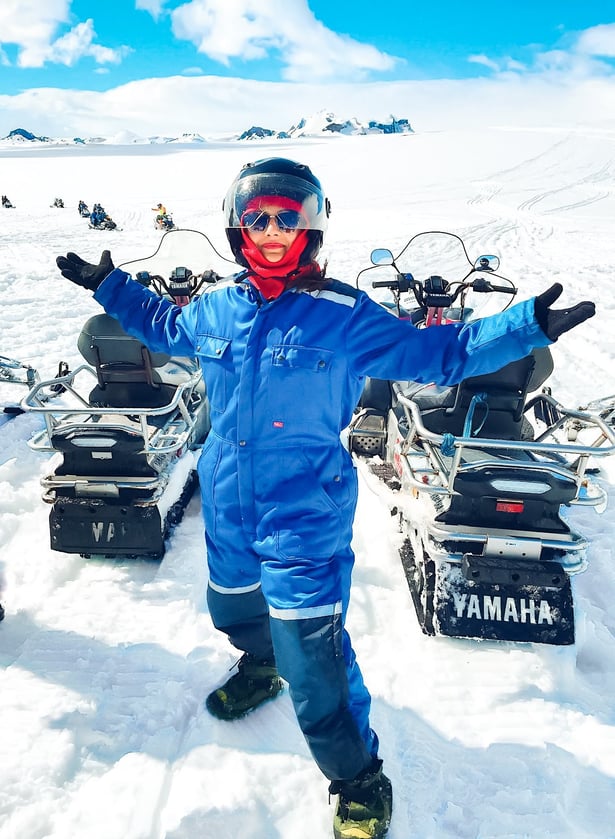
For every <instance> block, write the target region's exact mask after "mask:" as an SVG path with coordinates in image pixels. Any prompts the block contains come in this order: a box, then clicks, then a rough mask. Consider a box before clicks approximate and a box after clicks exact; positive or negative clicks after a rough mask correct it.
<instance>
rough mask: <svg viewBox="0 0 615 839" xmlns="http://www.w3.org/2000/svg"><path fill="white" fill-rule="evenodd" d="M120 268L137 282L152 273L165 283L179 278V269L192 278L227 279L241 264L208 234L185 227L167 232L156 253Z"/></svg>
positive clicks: (125, 263) (132, 260)
mask: <svg viewBox="0 0 615 839" xmlns="http://www.w3.org/2000/svg"><path fill="white" fill-rule="evenodd" d="M119 267H120V268H122V269H123V270H124V271H127V272H128V273H129V274H130V275H131V276H132V277H134V278H135V279H138V277H137V275H147V274H149V275H150V276H160V277H163V278H165V280H168V279H169V278H171V277H172V276H173V277H175V276H176V275H177V269H178V268H182V269H184V270H185V271H187V272H189V273H190V275H192V276H198V275H201V274H203V273H204V272H207V271H215V272H217V273H218V274H220V275H221V276H226V275H228V274H232V273H234V272H235V271H237V270H238V266H237V263H235V262H234V261H233V260H232V259H230V258H228V257H226V256H223V255H222V254H221V253H220V252H219V251H218V250H217V249H216V248H215V247H214V245H213V244H212V242H211V241H210V239H209V238H208V237H207V236H206V235H205V234H204V233H201V232H200V231H198V230H187V229H182V228H178V229H175V230H169V231H168V232H167V233H165V234H164V236H163V237H162V239H161V240H160V244H159V245H158V247H157V249H156V250H155V252H154V253H151V254H149V255H148V256H145V257H141V258H139V259H131V260H130V261H128V262H124V263H122V264H121V265H120V266H119ZM174 272H175V274H174Z"/></svg>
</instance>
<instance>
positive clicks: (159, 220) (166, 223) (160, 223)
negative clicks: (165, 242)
mask: <svg viewBox="0 0 615 839" xmlns="http://www.w3.org/2000/svg"><path fill="white" fill-rule="evenodd" d="M154 227H155V228H156V230H164V231H166V230H175V222H174V221H173V216H172V215H171V213H163V214H162V215H159V216H156V218H155V219H154Z"/></svg>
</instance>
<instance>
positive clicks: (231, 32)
mask: <svg viewBox="0 0 615 839" xmlns="http://www.w3.org/2000/svg"><path fill="white" fill-rule="evenodd" d="M0 5H1V8H0V51H1V52H0V62H1V63H0V94H8V95H14V94H17V93H19V92H21V91H24V90H28V89H32V88H39V87H45V88H47V87H58V88H62V89H77V90H93V91H104V90H108V89H110V88H112V87H116V86H119V85H122V84H125V83H126V82H130V81H136V80H140V79H147V78H151V77H158V76H173V75H187V76H190V75H217V76H221V77H239V78H245V79H254V80H260V81H305V82H311V81H317V80H327V79H328V80H332V81H348V80H357V81H360V80H363V81H365V80H372V81H373V80H380V81H391V80H399V79H417V80H421V79H441V78H451V79H454V78H472V77H481V76H482V77H485V76H489V75H490V74H492V73H493V72H500V71H506V70H507V69H510V68H512V69H520V68H532V67H535V66H536V61H537V60H538V61H539V62H540V61H542V60H543V56H545V55H549V56H552V59H551V60H553V57H554V56H557V55H558V54H559V52H560V51H562V50H563V51H567V50H569V49H571V48H572V49H574V48H575V45H577V44H578V43H579V39H580V38H582V37H587V36H584V35H583V33H586V32H587V31H588V30H589V31H590V32H594V33H595V34H596V35H600V36H601V37H602V40H603V41H604V43H605V46H603V47H601V48H600V49H601V50H603V52H602V54H601V55H599V56H596V55H594V56H593V58H594V59H596V58H597V59H598V60H599V61H600V63H601V64H602V65H603V66H604V67H605V68H608V67H609V66H610V67H611V69H612V68H613V56H614V55H615V23H613V21H615V3H614V2H612V0H538V2H528V0H518V1H517V2H509V3H494V2H493V0H473V2H471V3H461V2H459V0H455V1H454V2H453V0H440V2H438V3H429V2H427V3H426V2H424V0H421V2H413V1H412V0H405V1H404V0H386V2H383V3H375V2H362V0H354V2H351V1H350V0H341V2H340V0H334V1H333V2H332V0H307V2H306V0H191V1H190V0H112V2H107V1H106V0H100V2H96V3H95V2H92V0H72V2H71V0H31V2H29V3H24V2H23V0H2V3H1V4H0ZM119 8H121V13H118V9H119ZM246 21H248V23H246ZM596 27H597V29H596ZM242 31H243V34H242ZM334 56H337V57H338V60H337V61H335V60H333V61H332V58H333V57H334Z"/></svg>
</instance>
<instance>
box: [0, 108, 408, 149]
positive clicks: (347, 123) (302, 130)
mask: <svg viewBox="0 0 615 839" xmlns="http://www.w3.org/2000/svg"><path fill="white" fill-rule="evenodd" d="M408 133H412V127H411V126H410V123H409V121H408V120H407V119H406V118H401V119H396V118H395V117H394V116H391V117H390V120H389V121H388V122H379V121H377V120H369V121H368V122H366V123H365V122H361V121H360V120H358V119H357V118H356V117H351V118H349V119H340V118H338V117H337V116H336V115H335V114H333V113H331V112H330V111H318V112H317V113H316V114H313V115H312V116H310V117H302V118H301V119H300V120H299V121H298V122H297V124H296V125H291V126H290V128H288V129H287V130H282V131H279V130H275V129H271V128H264V127H262V126H252V127H251V128H248V129H247V130H246V131H243V132H241V133H240V134H232V135H229V136H228V137H227V139H229V140H258V139H279V140H288V139H291V138H297V137H318V136H322V135H323V134H329V135H333V134H342V135H352V134H408ZM219 140H220V138H219V137H217V138H216V141H219ZM207 142H208V139H207V138H205V137H203V136H202V135H201V134H198V133H195V132H186V133H184V134H181V135H179V136H167V135H154V136H149V137H142V136H140V135H138V134H135V133H134V132H132V131H127V130H124V131H120V132H118V133H116V134H113V135H111V136H109V137H87V138H85V137H73V138H66V137H60V138H58V137H56V138H53V137H44V136H38V135H36V134H33V133H32V132H31V131H28V130H27V129H25V128H15V129H14V130H13V131H11V132H9V134H7V136H6V137H2V138H0V147H2V146H24V145H27V146H36V145H40V144H45V145H57V146H73V145H80V146H83V145H101V144H105V145H112V146H126V145H135V144H136V145H147V144H152V145H157V144H165V143H177V144H180V143H181V144H191V143H207Z"/></svg>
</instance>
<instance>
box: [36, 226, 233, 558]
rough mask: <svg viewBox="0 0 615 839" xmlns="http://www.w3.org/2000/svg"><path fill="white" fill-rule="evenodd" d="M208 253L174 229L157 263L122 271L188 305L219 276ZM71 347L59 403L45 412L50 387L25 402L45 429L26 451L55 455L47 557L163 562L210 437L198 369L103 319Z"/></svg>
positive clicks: (200, 239)
mask: <svg viewBox="0 0 615 839" xmlns="http://www.w3.org/2000/svg"><path fill="white" fill-rule="evenodd" d="M213 254H216V255H217V256H220V255H219V254H218V253H217V251H216V250H215V248H214V247H213V245H212V244H211V242H210V241H209V239H208V238H207V237H206V236H205V235H204V234H202V233H199V232H197V231H191V230H174V231H171V232H169V233H167V234H165V236H163V238H162V239H161V241H160V245H159V247H158V249H157V250H156V252H155V253H154V254H153V255H151V256H149V257H147V258H146V259H141V260H134V261H131V262H129V263H125V264H124V265H123V266H122V267H123V268H124V269H125V270H126V271H129V272H130V274H131V275H132V277H133V278H134V279H135V280H137V281H138V282H140V283H142V284H143V285H146V286H148V287H149V288H150V289H151V290H152V291H154V292H156V293H157V294H160V295H162V296H165V297H167V298H168V299H170V300H173V301H174V302H175V303H177V304H178V305H185V304H186V303H188V302H189V301H190V300H191V299H192V298H193V297H195V296H196V295H198V294H201V293H202V292H203V289H205V288H206V287H207V286H208V285H210V284H212V283H215V282H216V281H217V280H218V279H219V278H220V275H219V274H217V273H216V272H215V271H213V270H212V269H210V268H206V266H209V265H210V264H211V260H212V256H213ZM221 259H225V258H224V257H221ZM225 261H227V262H228V261H229V260H225ZM187 265H191V266H192V267H193V268H192V270H191V269H189V268H187V267H185V266H187ZM195 269H197V270H195ZM78 348H79V351H80V353H81V355H82V356H83V359H84V362H85V363H84V364H81V365H80V366H78V367H77V368H76V369H75V370H74V371H72V372H71V373H69V374H67V375H66V376H63V377H60V378H59V379H57V380H55V381H54V384H58V383H59V384H61V385H62V387H63V388H64V393H63V394H62V397H61V400H56V401H55V402H54V404H53V405H50V404H48V403H46V402H45V401H44V399H43V398H41V394H44V388H45V387H46V386H49V383H48V382H40V383H38V384H37V385H35V386H34V387H33V388H32V389H31V390H30V392H29V393H28V395H27V396H26V397H25V399H24V400H23V403H22V404H23V405H24V407H25V408H26V410H29V411H35V412H38V413H40V414H42V416H43V417H44V422H45V425H44V428H43V429H42V430H41V431H40V432H39V433H38V434H35V435H34V436H33V437H32V439H31V440H30V446H31V447H32V448H33V449H35V450H40V451H47V452H54V453H55V454H54V456H53V458H52V464H51V465H52V471H51V472H50V473H49V474H48V475H47V476H46V477H44V478H43V479H42V481H41V483H42V485H43V488H44V494H43V500H44V501H46V502H47V503H49V504H50V505H51V511H50V516H49V528H50V542H51V548H52V550H56V551H62V552H65V553H77V554H81V555H82V556H85V557H89V556H93V555H97V556H101V555H102V556H105V557H151V558H155V559H160V558H161V557H162V556H163V555H164V552H165V541H166V539H167V536H168V535H169V534H170V532H171V530H172V528H173V527H174V526H175V525H176V524H177V523H178V522H179V521H180V520H181V517H182V515H183V511H184V509H185V507H186V505H187V503H188V501H189V500H190V498H191V496H192V494H193V492H194V489H195V487H196V484H197V477H196V460H197V454H198V450H199V449H200V444H201V443H202V442H203V440H204V439H205V437H206V436H207V434H208V432H209V408H208V401H207V396H206V391H205V387H204V383H203V379H202V373H201V370H200V367H199V366H198V364H197V362H196V360H195V359H193V358H175V357H174V358H171V357H169V356H168V355H167V354H165V353H162V352H150V351H149V350H148V349H147V348H146V347H145V346H144V345H143V344H142V343H141V342H140V341H139V340H137V339H136V338H133V337H131V336H129V335H127V334H126V333H125V332H124V331H123V329H122V328H121V327H120V325H119V323H118V322H117V321H116V320H115V319H114V318H112V317H110V316H109V315H107V314H98V315H94V316H93V317H91V318H89V320H88V321H87V322H86V323H85V324H84V326H83V329H82V330H81V334H80V335H79V338H78Z"/></svg>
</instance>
